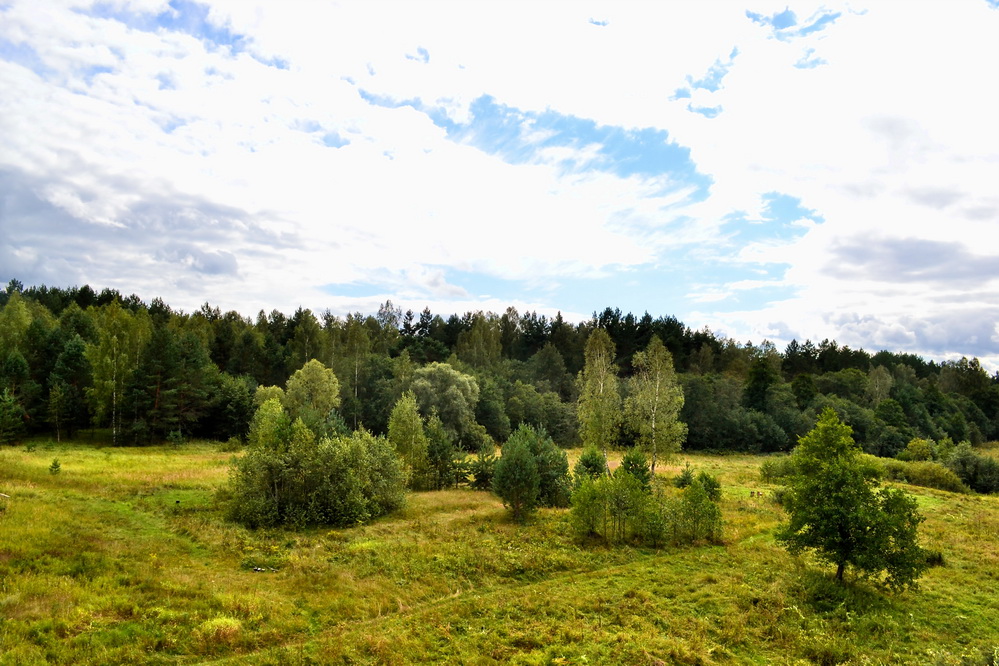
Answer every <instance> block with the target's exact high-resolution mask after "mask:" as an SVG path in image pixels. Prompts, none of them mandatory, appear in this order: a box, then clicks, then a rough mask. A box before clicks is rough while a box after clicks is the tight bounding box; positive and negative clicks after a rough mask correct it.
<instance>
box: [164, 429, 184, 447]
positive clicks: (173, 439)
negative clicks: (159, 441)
mask: <svg viewBox="0 0 999 666" xmlns="http://www.w3.org/2000/svg"><path fill="white" fill-rule="evenodd" d="M184 441H185V439H184V434H183V433H182V432H181V431H179V430H171V431H170V432H169V433H167V442H168V443H169V444H171V445H173V446H180V445H181V444H183V443H184Z"/></svg>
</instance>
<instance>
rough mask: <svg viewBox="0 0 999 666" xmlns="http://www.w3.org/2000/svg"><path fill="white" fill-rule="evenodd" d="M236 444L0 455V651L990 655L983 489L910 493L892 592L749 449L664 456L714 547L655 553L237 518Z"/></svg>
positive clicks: (998, 564)
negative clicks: (763, 474) (909, 557)
mask: <svg viewBox="0 0 999 666" xmlns="http://www.w3.org/2000/svg"><path fill="white" fill-rule="evenodd" d="M993 451H994V449H993ZM990 453H991V452H990ZM234 455H238V453H232V452H227V451H223V450H221V449H220V446H219V445H218V444H217V443H212V442H192V443H187V444H183V445H179V446H163V447H143V448H125V447H106V446H102V445H101V444H100V443H99V442H90V441H86V440H79V441H75V442H71V443H62V444H58V443H54V442H50V441H47V440H45V441H43V440H39V441H37V442H34V443H33V444H31V445H29V446H27V447H26V446H24V445H21V446H18V447H16V448H15V447H7V448H4V449H0V493H2V494H5V495H9V498H6V499H5V498H0V664H12V665H13V664H17V665H19V666H20V665H30V664H192V663H212V664H237V663H238V664H243V663H247V664H314V663H318V664H367V663H372V664H375V663H377V664H406V663H419V662H430V663H466V664H494V663H518V664H584V663H589V664H607V663H612V664H613V663H621V664H674V663H676V664H809V663H817V664H840V663H849V664H895V663H897V664H911V663H921V664H941V665H943V664H983V665H984V664H996V663H999V594H997V590H999V497H997V496H978V495H960V494H953V493H948V492H944V491H938V490H933V489H929V488H921V487H914V486H912V487H910V486H904V487H905V489H906V490H907V491H909V492H911V493H912V494H913V495H915V496H916V497H917V499H918V502H919V506H920V509H921V511H922V513H923V515H924V516H925V518H926V521H925V522H924V523H923V525H922V526H921V536H922V544H923V546H924V547H926V548H928V549H930V550H933V551H937V552H939V553H940V554H941V555H942V560H943V562H942V565H940V566H935V567H932V568H930V569H929V570H928V571H927V572H926V574H925V575H924V576H923V578H922V579H921V581H920V589H919V590H917V591H909V592H905V593H902V594H895V595H892V594H888V593H886V592H884V591H882V590H880V589H879V588H878V587H876V586H875V585H874V584H872V583H871V582H869V581H862V580H856V579H854V578H850V582H849V584H848V585H846V586H840V585H837V584H836V583H835V581H833V579H832V574H833V571H832V569H831V567H829V566H823V565H821V564H820V563H818V562H816V561H814V560H812V559H809V558H793V557H791V556H789V555H788V554H787V553H785V551H784V550H782V549H781V548H780V547H778V546H777V545H775V543H774V540H773V537H772V534H773V531H774V528H775V527H776V526H777V525H778V524H779V522H780V521H781V520H782V517H783V514H782V511H781V510H780V508H779V506H778V505H777V504H776V503H775V501H774V500H773V492H774V489H775V487H774V486H770V485H768V484H765V483H763V482H762V481H761V480H760V476H759V472H758V470H759V465H760V463H761V462H762V461H763V460H764V458H763V457H761V456H748V455H727V456H710V455H700V454H695V455H688V454H682V455H680V456H679V457H678V458H677V459H676V460H674V461H673V465H672V466H669V467H667V468H666V469H664V470H662V472H663V473H664V474H667V475H673V474H676V473H677V472H678V471H679V469H680V467H681V466H683V465H684V464H685V463H687V462H689V463H690V465H691V466H692V467H693V468H694V469H695V470H697V471H699V470H702V469H706V470H708V471H709V472H711V473H712V474H716V475H717V476H718V477H719V478H720V480H721V482H722V491H723V496H722V501H721V507H722V511H723V517H724V539H723V543H722V544H721V545H695V546H691V547H687V548H682V549H672V550H659V551H657V550H651V549H639V548H631V547H607V546H605V545H602V544H600V543H580V542H578V541H577V540H576V539H575V538H574V537H573V536H572V533H571V530H570V527H569V522H568V514H567V512H566V511H565V510H554V509H550V510H541V511H539V512H538V513H537V514H536V516H535V517H534V518H532V519H531V520H530V521H529V522H528V523H527V524H525V525H519V524H515V523H513V522H511V521H510V520H509V518H508V516H507V512H506V511H505V510H504V508H503V506H502V504H501V503H500V501H499V500H498V499H497V498H496V497H495V496H493V495H491V494H489V493H484V492H477V491H472V490H465V489H460V490H448V491H439V492H425V493H411V494H410V495H409V497H408V503H407V506H406V508H405V509H404V510H403V511H401V512H399V513H397V514H394V515H392V516H389V517H387V518H384V519H381V520H378V521H376V522H374V523H373V524H370V525H365V526H359V527H355V528H350V529H340V530H329V529H309V530H301V531H295V530H290V529H276V530H260V531H251V530H247V529H245V528H243V527H240V526H238V525H234V524H232V523H228V522H226V521H225V520H224V516H223V512H222V510H221V508H220V506H219V502H218V491H219V489H220V488H221V487H222V486H223V485H224V484H225V482H226V480H227V478H228V470H229V463H230V460H231V459H232V457H233V456H234ZM574 455H578V451H575V452H571V453H570V456H571V457H572V456H574ZM55 459H58V461H59V465H58V473H52V472H53V470H52V469H51V468H52V467H53V464H52V463H53V460H55ZM759 494H762V496H759Z"/></svg>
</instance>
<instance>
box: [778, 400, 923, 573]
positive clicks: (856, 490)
mask: <svg viewBox="0 0 999 666" xmlns="http://www.w3.org/2000/svg"><path fill="white" fill-rule="evenodd" d="M791 460H792V469H793V472H792V473H791V474H790V475H789V476H788V477H787V481H786V483H787V487H786V490H785V493H784V495H783V500H782V501H783V504H784V508H785V510H786V511H787V513H788V517H789V521H788V523H787V524H786V525H784V526H782V527H781V529H780V530H779V531H778V533H777V539H778V541H779V542H781V543H783V544H784V546H785V547H786V548H787V549H788V551H789V552H791V553H792V554H797V553H799V552H801V551H802V550H805V549H811V550H814V551H815V552H816V554H817V555H818V556H819V557H820V558H821V559H824V560H826V561H828V562H830V563H831V564H833V565H835V566H836V579H837V580H839V581H842V580H843V574H844V572H845V571H846V568H847V566H853V567H855V568H856V569H858V570H860V571H862V572H864V573H865V574H868V575H875V576H876V575H879V574H880V573H881V572H885V575H886V581H885V582H886V583H887V585H888V586H889V587H891V588H892V589H901V588H905V587H909V586H912V585H914V584H915V582H916V579H917V578H918V577H919V576H920V574H921V573H922V572H923V570H924V569H925V568H926V562H925V557H924V552H923V550H922V549H921V548H920V547H919V545H918V544H917V528H918V525H919V523H920V522H922V520H923V518H922V516H920V515H919V514H918V512H917V511H916V502H915V500H914V499H912V498H911V497H909V496H908V495H906V494H905V493H903V492H901V491H899V490H894V489H880V488H879V487H878V482H877V480H876V478H875V476H874V471H873V470H872V469H870V468H869V466H866V465H865V464H864V463H863V461H862V459H861V458H860V447H858V446H857V444H856V443H855V442H854V441H853V437H852V429H851V428H850V426H847V425H845V424H843V423H842V422H841V421H840V420H839V417H838V416H837V415H836V412H835V411H834V410H833V409H830V408H827V409H826V410H825V411H823V412H822V414H821V415H820V416H819V420H818V423H817V424H816V426H815V428H814V429H813V430H812V431H811V432H809V433H808V434H807V435H806V436H804V437H802V438H801V440H800V441H799V443H798V446H797V448H796V449H795V450H794V453H793V454H792V458H791Z"/></svg>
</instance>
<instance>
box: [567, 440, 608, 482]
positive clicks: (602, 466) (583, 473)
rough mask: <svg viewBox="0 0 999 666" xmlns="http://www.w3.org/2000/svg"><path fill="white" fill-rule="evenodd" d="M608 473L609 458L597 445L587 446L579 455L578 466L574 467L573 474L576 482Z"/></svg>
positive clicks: (597, 477)
mask: <svg viewBox="0 0 999 666" xmlns="http://www.w3.org/2000/svg"><path fill="white" fill-rule="evenodd" d="M606 474H607V459H606V458H604V455H603V454H602V453H600V451H599V450H598V449H597V448H596V447H592V446H591V447H587V448H585V449H583V452H582V453H581V454H580V455H579V460H577V461H576V466H575V467H573V469H572V475H573V478H574V479H575V482H576V484H577V485H578V484H579V483H581V482H582V480H583V479H599V478H600V477H602V476H604V475H606Z"/></svg>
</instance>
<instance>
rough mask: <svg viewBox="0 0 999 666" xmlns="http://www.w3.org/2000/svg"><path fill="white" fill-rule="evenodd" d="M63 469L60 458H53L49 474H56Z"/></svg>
mask: <svg viewBox="0 0 999 666" xmlns="http://www.w3.org/2000/svg"><path fill="white" fill-rule="evenodd" d="M61 471H62V465H60V464H59V459H58V458H53V459H52V464H51V465H49V474H52V475H53V476H54V475H56V474H58V473H59V472H61Z"/></svg>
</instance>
